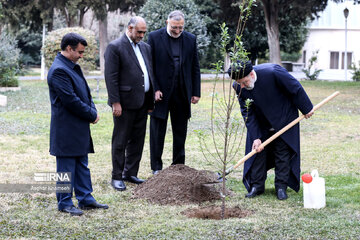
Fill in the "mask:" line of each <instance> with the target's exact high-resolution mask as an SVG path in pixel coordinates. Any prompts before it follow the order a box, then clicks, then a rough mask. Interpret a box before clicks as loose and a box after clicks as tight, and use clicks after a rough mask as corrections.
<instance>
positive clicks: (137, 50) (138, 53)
mask: <svg viewBox="0 0 360 240" xmlns="http://www.w3.org/2000/svg"><path fill="white" fill-rule="evenodd" d="M126 36H127V38H128V39H129V41H130V44H131V46H132V47H133V49H134V52H135V55H136V57H137V59H138V61H139V63H140V67H141V70H142V72H143V73H144V88H145V92H148V91H149V89H150V81H149V74H148V71H147V68H146V64H145V61H144V58H143V56H142V54H141V51H140V48H139V46H138V44H135V43H134V42H133V41H132V40H131V39H130V38H129V36H128V35H127V33H126Z"/></svg>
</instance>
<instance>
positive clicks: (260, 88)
mask: <svg viewBox="0 0 360 240" xmlns="http://www.w3.org/2000/svg"><path fill="white" fill-rule="evenodd" d="M254 70H255V72H256V75H257V80H256V82H255V87H254V89H252V90H246V89H245V88H243V89H241V91H240V85H238V84H237V83H234V85H233V86H234V88H235V90H236V92H237V94H238V96H239V102H240V106H241V112H242V115H243V117H244V118H245V117H246V116H247V121H246V127H247V138H246V150H245V153H246V154H247V153H249V152H251V150H252V144H253V141H254V140H255V139H261V140H262V142H264V141H265V140H266V137H265V136H267V135H268V134H269V129H271V128H273V129H274V130H275V132H277V131H279V130H280V129H281V128H283V127H284V126H286V125H287V124H288V123H290V122H291V121H293V120H294V119H296V118H297V117H298V116H299V114H298V110H300V111H301V113H302V114H307V113H309V112H310V111H311V110H312V108H313V105H312V103H311V101H310V99H309V97H308V96H307V94H306V92H305V90H304V89H303V87H302V86H301V84H300V83H299V81H298V80H296V79H295V78H294V77H292V76H291V75H290V74H289V73H288V72H287V71H286V69H284V68H283V67H281V66H279V65H276V64H270V63H267V64H260V65H257V66H254ZM246 99H252V100H253V102H252V103H251V105H250V109H249V111H246V108H245V101H246ZM280 137H281V138H282V139H283V140H284V141H285V142H286V143H287V144H288V145H289V146H290V148H291V149H292V150H293V154H292V157H291V160H290V167H291V170H290V174H289V180H288V185H289V187H291V188H292V189H294V190H295V191H299V189H300V134H299V124H296V125H295V126H293V127H292V128H290V129H289V130H288V131H286V132H285V133H283V134H282V135H281V136H280ZM254 158H255V156H253V157H252V158H250V159H249V160H247V161H246V162H245V164H244V174H243V176H244V177H243V183H244V185H245V187H246V188H247V189H248V190H249V189H250V187H251V181H250V176H249V175H250V174H249V173H250V172H249V170H250V168H251V166H252V164H253V161H254ZM274 164H275V163H274V159H272V158H271V157H268V158H267V164H266V166H267V169H270V168H273V167H274Z"/></svg>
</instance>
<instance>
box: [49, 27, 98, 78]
mask: <svg viewBox="0 0 360 240" xmlns="http://www.w3.org/2000/svg"><path fill="white" fill-rule="evenodd" d="M70 32H76V33H78V34H80V35H81V36H83V37H84V38H85V39H86V42H87V44H88V45H87V47H86V49H85V53H84V57H83V58H81V59H80V60H79V64H80V65H81V69H83V71H84V72H88V71H91V70H93V69H95V67H96V65H95V61H96V55H97V54H99V52H98V48H97V43H96V40H95V34H94V32H93V31H91V30H88V29H84V28H79V27H75V28H61V29H57V30H54V31H52V32H49V33H48V35H47V36H46V39H45V44H44V46H43V48H42V51H43V53H44V56H45V64H46V66H47V67H48V68H50V66H51V64H52V62H53V61H54V59H55V57H56V54H57V53H58V52H60V51H61V49H60V43H61V39H62V37H63V36H64V35H65V34H67V33H70Z"/></svg>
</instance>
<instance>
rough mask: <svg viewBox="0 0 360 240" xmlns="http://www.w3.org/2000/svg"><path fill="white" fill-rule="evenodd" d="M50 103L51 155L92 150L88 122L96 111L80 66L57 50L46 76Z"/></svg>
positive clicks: (80, 154)
mask: <svg viewBox="0 0 360 240" xmlns="http://www.w3.org/2000/svg"><path fill="white" fill-rule="evenodd" d="M47 80H48V85H49V92H50V102H51V124H50V154H52V155H54V156H59V157H69V156H71V157H74V156H84V155H87V154H88V153H91V152H94V148H93V142H92V139H91V136H90V126H89V123H91V122H94V121H95V120H96V117H97V111H96V108H95V105H94V102H93V101H92V98H91V95H90V89H89V87H88V85H87V83H86V81H85V78H84V76H83V74H82V72H81V69H80V66H79V65H77V64H75V63H73V62H72V61H70V60H69V59H67V58H66V57H64V56H63V55H62V54H60V53H58V55H57V56H56V58H55V60H54V62H53V64H52V65H51V67H50V69H49V73H48V76H47Z"/></svg>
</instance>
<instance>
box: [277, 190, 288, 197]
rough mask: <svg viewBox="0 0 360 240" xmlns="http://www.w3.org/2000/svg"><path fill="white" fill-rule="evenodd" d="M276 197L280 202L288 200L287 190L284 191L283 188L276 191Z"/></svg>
mask: <svg viewBox="0 0 360 240" xmlns="http://www.w3.org/2000/svg"><path fill="white" fill-rule="evenodd" d="M276 196H277V198H278V199H279V200H285V199H287V198H288V196H287V194H286V190H285V189H282V188H279V189H278V190H277V191H276Z"/></svg>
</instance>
